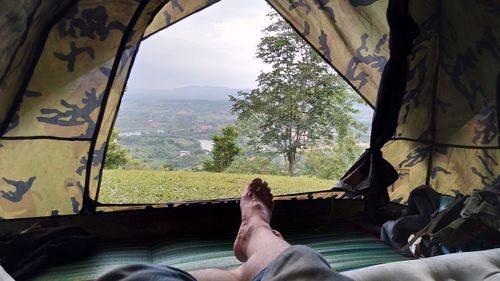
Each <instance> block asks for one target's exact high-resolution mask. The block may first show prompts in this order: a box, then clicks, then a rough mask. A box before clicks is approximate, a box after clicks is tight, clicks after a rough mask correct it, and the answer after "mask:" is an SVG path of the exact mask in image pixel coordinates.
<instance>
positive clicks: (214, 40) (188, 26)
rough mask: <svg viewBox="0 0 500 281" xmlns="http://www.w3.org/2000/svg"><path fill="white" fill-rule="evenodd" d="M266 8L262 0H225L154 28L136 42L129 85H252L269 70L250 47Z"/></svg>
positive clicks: (254, 43)
mask: <svg viewBox="0 0 500 281" xmlns="http://www.w3.org/2000/svg"><path fill="white" fill-rule="evenodd" d="M270 11H271V8H270V7H269V6H268V4H267V3H266V2H265V1H263V0H262V1H248V0H224V1H221V2H219V3H217V4H215V5H213V6H211V7H209V8H207V9H205V10H203V11H201V12H198V13H196V14H194V15H193V16H191V17H189V18H187V19H184V20H183V21H181V22H179V23H177V24H175V25H173V26H171V27H169V28H167V29H165V30H163V31H161V32H159V33H157V34H156V35H154V36H152V37H150V38H149V39H147V40H145V41H144V42H143V43H142V44H141V47H140V50H139V53H138V55H137V58H136V61H135V64H134V67H133V69H132V74H131V77H130V79H129V82H128V85H129V87H131V88H145V89H168V88H176V87H182V86H189V85H213V86H225V87H231V88H254V87H255V86H256V82H255V79H256V78H257V75H258V74H259V72H260V71H261V70H265V69H268V67H267V66H266V65H264V64H263V63H262V62H261V61H260V60H258V59H256V58H255V50H256V46H257V44H258V43H259V40H260V36H261V30H262V29H263V28H264V27H265V26H266V25H267V24H268V23H269V21H268V19H267V18H266V14H267V13H269V12H270Z"/></svg>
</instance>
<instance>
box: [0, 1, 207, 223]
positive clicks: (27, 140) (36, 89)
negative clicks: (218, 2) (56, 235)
mask: <svg viewBox="0 0 500 281" xmlns="http://www.w3.org/2000/svg"><path fill="white" fill-rule="evenodd" d="M172 2H178V1H172ZM193 2H195V1H193ZM201 2H203V1H200V3H201ZM166 3H167V1H162V0H150V1H135V0H123V1H78V2H75V1H50V0H48V1H31V0H28V1H17V0H15V1H14V0H12V1H11V0H8V1H5V2H2V9H1V11H0V27H2V28H1V31H0V32H1V34H2V35H4V36H3V37H5V38H7V39H6V40H4V41H2V42H0V47H1V48H2V52H0V53H1V55H0V59H1V60H0V70H1V72H0V75H1V76H0V77H1V78H2V80H0V89H1V94H0V99H1V100H0V101H1V102H0V125H1V126H0V130H1V131H0V135H1V137H0V159H2V161H1V162H0V218H3V219H9V218H23V217H37V216H51V215H66V214H76V213H81V212H82V210H83V209H82V208H84V206H85V204H87V206H88V207H87V208H86V209H85V210H83V212H89V211H92V209H93V207H95V204H94V202H95V201H96V200H97V199H98V198H97V194H98V186H99V182H100V175H101V169H102V165H103V160H104V155H105V151H106V142H107V139H108V137H109V134H110V131H111V128H112V125H113V123H114V119H115V117H116V114H117V110H118V107H119V103H120V100H121V96H122V93H123V89H124V85H125V83H126V80H127V78H128V74H129V71H130V68H131V66H132V63H133V59H134V56H135V54H136V51H137V49H138V46H139V44H140V42H141V40H142V39H143V37H144V34H145V30H146V28H147V27H148V26H149V25H150V24H151V23H152V22H153V17H154V16H155V15H156V14H157V12H158V11H160V10H161V9H162V8H164V7H165V4H166ZM203 3H204V5H206V4H207V1H204V2H203ZM212 3H213V1H212V2H211V3H210V4H212ZM178 4H180V3H178ZM176 7H177V8H176V9H177V10H179V7H178V6H176ZM190 8H191V7H182V9H181V10H182V13H185V14H184V15H189V14H191V13H192V12H194V11H192V10H189V9H190ZM194 8H196V9H201V8H202V6H196V7H194ZM178 12H179V13H181V11H180V10H179V11H178ZM171 13H172V15H173V16H174V17H175V18H176V20H180V19H181V18H182V16H179V15H177V14H176V12H175V11H172V12H171ZM51 22H52V23H51ZM34 23H37V24H34ZM37 48H39V51H38V52H39V53H38V55H39V57H38V55H37V54H36V50H37ZM29 69H32V71H33V73H32V74H30V73H29ZM26 70H28V71H26ZM22 75H26V77H23V76H22ZM24 80H25V81H24ZM88 168H90V170H89V169H88Z"/></svg>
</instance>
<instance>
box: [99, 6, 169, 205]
mask: <svg viewBox="0 0 500 281" xmlns="http://www.w3.org/2000/svg"><path fill="white" fill-rule="evenodd" d="M168 2H170V1H166V2H165V3H163V5H161V3H160V5H159V7H158V9H157V10H156V11H155V13H154V15H156V14H157V13H158V12H159V11H161V9H162V8H163V7H165V5H166V4H167V3H168ZM154 18H155V16H152V17H151V20H150V21H149V23H148V24H147V25H146V28H147V26H148V25H149V24H151V22H152V21H153V20H154ZM145 31H146V29H144V32H145ZM143 34H144V33H143ZM143 40H144V38H143V39H141V40H139V42H138V43H137V47H136V49H135V51H134V54H133V55H132V58H131V61H130V66H129V67H128V70H127V77H126V78H125V83H124V84H123V88H122V91H121V94H120V100H119V101H118V104H117V106H116V110H115V114H114V116H113V120H112V121H111V127H110V130H109V132H108V136H107V137H106V143H107V144H109V139H110V138H111V135H112V132H113V128H114V126H115V123H116V119H117V117H118V112H119V111H120V106H121V103H122V100H123V96H124V95H125V89H126V86H127V82H128V79H129V77H130V74H131V72H132V68H133V67H134V63H135V58H136V56H137V54H138V53H139V48H140V46H141V44H142V41H143ZM108 147H109V145H106V147H105V148H104V154H103V155H104V157H103V159H102V163H101V168H100V171H99V181H98V183H97V189H96V194H95V198H94V201H95V204H96V205H100V204H101V203H99V201H98V200H99V192H100V190H101V182H102V173H103V170H104V165H105V164H106V154H107V153H108Z"/></svg>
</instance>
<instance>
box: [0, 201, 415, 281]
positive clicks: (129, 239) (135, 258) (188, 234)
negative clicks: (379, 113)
mask: <svg viewBox="0 0 500 281" xmlns="http://www.w3.org/2000/svg"><path fill="white" fill-rule="evenodd" d="M388 206H389V208H388V211H389V214H390V215H391V214H397V213H398V212H399V211H400V209H401V205H393V204H389V205H388ZM362 210H363V201H362V200H357V199H333V198H325V197H323V198H322V197H319V198H314V199H305V200H304V199H298V198H297V199H294V198H292V199H289V200H277V201H275V207H274V211H273V221H272V227H273V228H274V229H277V230H279V231H280V232H281V233H282V234H283V236H284V237H285V238H286V239H287V240H288V241H290V242H291V244H303V245H308V246H310V247H312V248H313V249H315V250H317V251H319V252H320V253H321V254H322V255H323V256H324V257H325V258H326V260H327V261H328V262H329V263H330V264H331V265H332V267H333V268H334V269H336V270H337V271H346V270H351V269H355V268H361V267H366V266H370V265H375V264H381V263H387V262H392V261H399V260H404V259H405V258H404V257H403V256H401V255H400V254H399V253H398V252H396V251H394V250H393V249H392V248H390V247H389V246H387V245H385V244H383V243H382V242H381V241H379V240H378V238H377V235H376V233H377V232H378V228H377V225H363V224H360V222H361V220H360V219H359V214H360V212H361V211H362ZM348 221H350V222H355V223H356V226H355V225H354V224H353V223H350V222H348ZM33 224H37V225H41V226H56V225H72V226H79V227H82V228H84V229H85V230H86V231H88V232H89V233H90V234H91V235H92V236H94V237H97V238H98V239H99V243H98V245H97V247H96V251H95V254H94V255H93V256H91V257H88V258H85V259H82V260H80V261H77V262H74V263H71V264H66V265H61V266H56V267H51V268H48V269H47V270H46V271H45V272H44V273H41V275H40V276H39V277H37V279H35V280H93V279H95V278H96V277H97V276H99V275H101V274H102V273H104V272H106V271H108V270H110V269H111V268H114V267H117V266H120V265H126V264H133V263H153V264H168V265H171V266H175V267H178V268H181V269H185V270H195V269H200V268H225V269H228V268H234V267H236V266H238V265H239V262H238V261H237V260H236V259H235V258H234V257H233V253H232V243H233V239H234V237H235V235H236V233H237V231H238V228H239V224H240V212H239V202H238V201H237V200H226V201H218V202H198V203H196V202H195V203H189V204H183V205H180V206H176V207H166V208H146V209H137V210H127V211H115V212H98V213H95V214H91V215H72V216H57V217H45V218H33V219H17V220H4V221H0V234H2V233H7V232H17V231H21V230H23V229H26V228H28V227H30V226H32V225H33Z"/></svg>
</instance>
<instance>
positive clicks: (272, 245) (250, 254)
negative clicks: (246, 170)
mask: <svg viewBox="0 0 500 281" xmlns="http://www.w3.org/2000/svg"><path fill="white" fill-rule="evenodd" d="M240 210H241V225H240V229H239V231H238V235H237V237H236V239H235V241H234V246H233V249H234V255H235V256H236V258H237V259H238V260H239V261H241V262H243V263H242V264H241V265H240V266H239V267H238V268H236V269H234V270H230V271H226V270H220V269H204V270H198V271H193V272H190V273H191V275H193V276H194V277H195V278H196V279H197V280H198V281H215V280H217V281H226V280H227V281H230V280H231V281H235V280H237V281H250V280H252V279H253V278H254V277H255V275H257V274H258V273H259V272H260V271H262V270H263V269H264V268H265V267H266V266H268V265H269V263H271V261H273V260H274V259H275V258H276V257H277V256H278V255H280V254H281V253H282V252H283V251H284V250H285V249H287V248H288V247H290V244H288V243H287V242H286V241H285V240H284V239H283V237H282V236H281V234H280V233H279V232H277V231H276V230H273V229H271V226H270V223H271V217H272V210H273V195H272V194H271V190H270V189H269V187H268V185H267V183H266V182H263V181H262V180H261V179H259V178H256V179H253V180H252V181H251V182H250V183H249V184H248V186H247V187H246V189H245V190H244V191H243V194H242V195H241V201H240Z"/></svg>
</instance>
